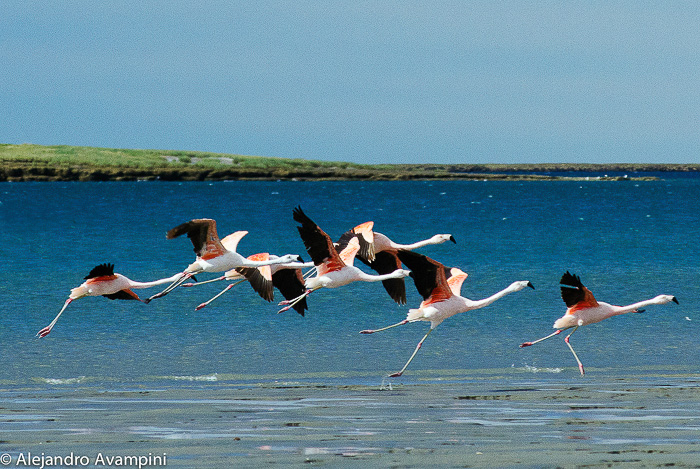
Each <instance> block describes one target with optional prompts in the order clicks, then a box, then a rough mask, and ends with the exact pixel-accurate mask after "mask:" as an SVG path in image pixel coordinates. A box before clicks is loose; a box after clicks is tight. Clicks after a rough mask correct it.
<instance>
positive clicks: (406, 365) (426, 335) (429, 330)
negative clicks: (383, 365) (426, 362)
mask: <svg viewBox="0 0 700 469" xmlns="http://www.w3.org/2000/svg"><path fill="white" fill-rule="evenodd" d="M431 332H433V328H432V327H431V328H430V329H428V332H427V333H426V334H425V335H424V336H423V338H422V339H421V340H420V342H418V345H416V349H415V350H414V351H413V354H412V355H411V358H409V359H408V361H407V362H406V364H405V365H404V366H403V368H401V371H399V372H398V373H393V374H390V375H389V378H398V377H399V376H401V375H402V374H403V372H404V371H406V368H408V364H409V363H411V361H412V360H413V357H415V356H416V354H417V353H418V350H420V348H421V347H422V346H423V342H425V339H427V338H428V336H429V335H430V333H431Z"/></svg>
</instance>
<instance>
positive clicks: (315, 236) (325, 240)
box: [294, 207, 345, 270]
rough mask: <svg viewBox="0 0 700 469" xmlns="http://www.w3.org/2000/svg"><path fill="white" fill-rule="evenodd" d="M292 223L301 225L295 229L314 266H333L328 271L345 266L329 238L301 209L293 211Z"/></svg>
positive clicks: (297, 208)
mask: <svg viewBox="0 0 700 469" xmlns="http://www.w3.org/2000/svg"><path fill="white" fill-rule="evenodd" d="M294 221H296V222H298V223H301V226H298V227H297V229H298V230H299V236H301V240H302V241H303V242H304V247H305V248H306V252H308V253H309V256H311V260H312V261H313V263H314V265H317V266H319V265H321V264H323V263H328V264H329V265H333V268H332V269H329V270H337V268H342V267H344V266H345V263H344V262H343V261H342V260H341V259H340V256H338V252H337V251H336V249H335V247H334V246H333V241H332V240H331V237H330V236H328V235H327V234H326V233H325V232H324V231H323V230H322V229H321V228H319V226H318V225H317V224H316V223H314V222H313V220H311V219H310V218H309V217H308V216H306V214H305V213H304V212H303V211H302V209H301V207H296V208H295V209H294ZM336 267H337V268H336Z"/></svg>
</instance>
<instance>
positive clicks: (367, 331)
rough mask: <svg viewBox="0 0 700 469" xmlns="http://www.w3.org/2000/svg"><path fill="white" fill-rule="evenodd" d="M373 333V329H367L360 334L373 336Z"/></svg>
mask: <svg viewBox="0 0 700 469" xmlns="http://www.w3.org/2000/svg"><path fill="white" fill-rule="evenodd" d="M375 332H377V331H375V330H374V329H367V330H364V331H360V334H374V333H375Z"/></svg>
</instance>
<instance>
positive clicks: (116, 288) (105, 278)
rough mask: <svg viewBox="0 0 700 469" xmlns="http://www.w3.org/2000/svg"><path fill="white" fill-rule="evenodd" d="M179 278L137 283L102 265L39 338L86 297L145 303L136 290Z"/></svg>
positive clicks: (95, 268)
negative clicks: (69, 307)
mask: <svg viewBox="0 0 700 469" xmlns="http://www.w3.org/2000/svg"><path fill="white" fill-rule="evenodd" d="M178 277H179V274H178V275H173V276H172V277H169V278H164V279H160V280H156V281H154V282H136V281H134V280H131V279H130V278H128V277H125V276H124V275H122V274H115V273H114V264H100V265H98V266H96V267H94V268H93V269H92V270H91V271H90V273H89V274H87V275H86V276H85V282H83V283H82V284H81V285H80V286H78V287H75V288H73V289H71V291H70V295H69V296H68V299H67V300H66V302H65V304H64V305H63V308H61V311H59V313H58V314H57V315H56V317H55V318H54V320H53V321H51V324H49V325H48V326H46V327H45V328H43V329H42V330H40V331H39V332H37V334H36V335H37V336H38V337H46V336H47V335H49V333H50V332H51V329H53V327H54V326H55V325H56V321H58V318H59V317H60V316H61V314H63V311H65V309H66V308H67V307H68V305H69V304H71V303H72V302H73V301H75V300H78V299H80V298H84V297H86V296H100V295H102V296H105V297H107V298H109V299H110V300H138V301H143V300H141V298H139V297H138V295H137V294H136V293H134V292H133V291H132V289H135V288H149V287H154V286H156V285H162V284H164V283H169V282H172V281H173V280H175V279H176V278H178Z"/></svg>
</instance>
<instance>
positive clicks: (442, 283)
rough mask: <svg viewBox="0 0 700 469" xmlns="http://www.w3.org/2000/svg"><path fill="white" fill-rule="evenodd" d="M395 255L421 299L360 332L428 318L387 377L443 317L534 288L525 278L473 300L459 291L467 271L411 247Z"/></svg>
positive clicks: (400, 372) (383, 329)
mask: <svg viewBox="0 0 700 469" xmlns="http://www.w3.org/2000/svg"><path fill="white" fill-rule="evenodd" d="M398 257H399V259H400V260H401V262H403V264H404V265H406V266H407V267H408V268H409V269H411V271H412V277H413V279H414V280H415V284H416V289H417V290H418V292H419V293H420V294H421V295H422V296H423V302H422V303H421V304H420V306H419V307H418V308H417V309H410V310H409V311H408V315H407V316H406V319H404V320H403V321H401V322H398V323H396V324H392V325H391V326H387V327H383V328H381V329H368V330H364V331H360V334H374V333H375V332H380V331H385V330H387V329H391V328H392V327H397V326H402V325H404V324H408V323H410V322H417V321H429V322H430V329H428V332H427V333H426V334H425V335H424V336H423V338H422V339H421V340H420V342H418V345H417V346H416V348H415V350H414V351H413V354H412V355H411V357H410V358H409V359H408V361H407V362H406V364H405V365H404V366H403V368H401V371H399V372H397V373H393V374H391V375H389V377H390V378H395V377H399V376H401V375H402V374H403V372H404V371H406V368H408V365H409V364H410V363H411V361H412V360H413V358H414V357H415V356H416V354H417V353H418V350H420V348H421V347H422V346H423V342H425V339H427V338H428V336H429V335H430V333H431V332H432V331H433V330H434V329H435V328H436V327H437V326H439V325H440V324H441V323H442V322H443V321H444V320H445V319H447V318H449V317H451V316H454V315H455V314H459V313H464V312H466V311H471V310H473V309H479V308H483V307H485V306H488V305H490V304H491V303H493V302H494V301H496V300H498V299H500V298H503V297H504V296H506V295H508V294H509V293H513V292H517V291H520V290H522V289H523V288H525V287H530V288H532V289H534V288H535V287H534V286H533V285H532V283H530V282H529V281H527V280H523V281H518V282H513V283H512V284H510V285H509V286H508V287H507V288H506V289H504V290H501V291H499V292H498V293H496V294H494V295H491V296H489V297H488V298H484V299H483V300H478V301H473V300H470V299H468V298H465V297H463V296H461V295H460V291H461V289H462V283H463V282H464V280H465V279H466V278H467V274H466V273H465V272H463V271H462V270H460V269H458V268H455V267H452V268H447V267H445V266H444V265H442V264H441V263H440V262H438V261H436V260H433V259H431V258H429V257H427V256H424V255H422V254H418V253H415V252H411V251H398Z"/></svg>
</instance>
